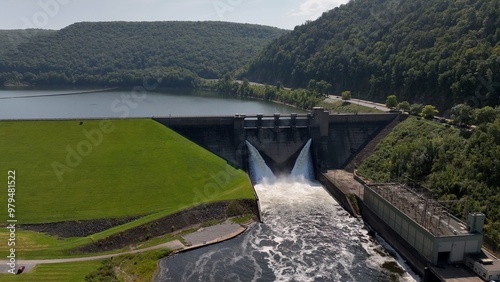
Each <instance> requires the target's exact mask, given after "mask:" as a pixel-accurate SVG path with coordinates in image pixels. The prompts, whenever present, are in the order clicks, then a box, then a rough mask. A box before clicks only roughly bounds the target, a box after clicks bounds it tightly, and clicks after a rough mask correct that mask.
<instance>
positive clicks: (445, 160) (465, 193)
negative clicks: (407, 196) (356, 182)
mask: <svg viewBox="0 0 500 282" xmlns="http://www.w3.org/2000/svg"><path fill="white" fill-rule="evenodd" d="M477 112H478V113H480V112H482V110H477ZM481 120H482V122H481V123H479V124H478V125H477V128H476V129H475V130H472V129H468V128H462V129H459V128H452V127H449V126H445V125H443V124H439V123H436V122H433V121H428V120H424V119H422V120H419V119H417V118H414V117H410V118H408V119H407V120H406V121H404V122H402V123H401V124H399V125H398V126H397V127H396V128H395V129H394V131H393V132H392V133H390V134H389V135H388V136H387V137H386V138H385V139H384V140H383V141H382V142H381V143H380V144H379V145H378V146H377V148H376V150H375V152H374V154H373V155H372V156H370V157H369V158H368V159H367V160H366V161H365V162H364V163H363V164H362V165H361V166H360V168H359V172H360V174H362V175H364V176H366V177H368V178H370V179H372V180H374V181H382V182H386V181H400V182H403V183H407V184H408V185H409V186H413V185H422V186H423V187H426V188H428V189H429V190H430V191H431V192H432V193H433V194H434V196H435V197H436V198H438V199H439V200H442V201H445V202H448V203H451V205H450V208H451V209H452V211H453V212H454V213H455V215H457V216H458V217H460V218H464V215H465V212H467V211H469V212H474V211H475V212H483V213H485V214H486V218H487V223H486V226H485V229H486V235H487V236H488V237H489V238H490V239H491V240H492V241H493V242H494V244H496V247H497V248H499V249H500V110H499V108H497V109H496V112H495V114H494V115H490V117H489V118H488V119H481Z"/></svg>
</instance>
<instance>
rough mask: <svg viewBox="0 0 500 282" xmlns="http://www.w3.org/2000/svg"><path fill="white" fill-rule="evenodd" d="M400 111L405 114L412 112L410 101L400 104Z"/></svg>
mask: <svg viewBox="0 0 500 282" xmlns="http://www.w3.org/2000/svg"><path fill="white" fill-rule="evenodd" d="M398 110H401V111H403V112H408V111H410V103H408V101H403V102H401V103H399V104H398Z"/></svg>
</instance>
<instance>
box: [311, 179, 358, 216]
mask: <svg viewBox="0 0 500 282" xmlns="http://www.w3.org/2000/svg"><path fill="white" fill-rule="evenodd" d="M316 178H317V179H318V181H319V182H320V183H321V184H322V185H323V186H324V187H325V188H326V189H327V190H328V192H330V194H331V195H332V196H333V197H334V198H335V199H336V200H337V202H338V203H339V204H340V205H341V206H342V207H343V208H344V209H345V210H346V211H347V212H348V213H350V214H351V215H352V216H355V217H358V216H359V215H358V214H357V212H356V210H355V209H354V207H353V206H352V204H351V202H350V201H349V199H348V198H347V195H346V194H344V192H342V190H340V189H339V188H338V187H337V186H336V185H335V184H334V183H333V182H332V181H330V179H329V178H328V177H326V176H325V175H324V174H323V173H321V172H320V173H318V174H317V176H316Z"/></svg>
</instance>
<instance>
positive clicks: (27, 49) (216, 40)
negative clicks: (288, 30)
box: [0, 22, 285, 86]
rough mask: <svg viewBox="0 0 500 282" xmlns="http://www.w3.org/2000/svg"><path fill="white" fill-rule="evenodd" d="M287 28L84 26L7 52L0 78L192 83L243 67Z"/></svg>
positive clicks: (173, 24) (49, 81) (203, 24)
mask: <svg viewBox="0 0 500 282" xmlns="http://www.w3.org/2000/svg"><path fill="white" fill-rule="evenodd" d="M284 32H285V31H283V30H280V29H277V28H271V27H265V26H259V25H249V24H235V23H223V22H100V23H88V22H86V23H77V24H73V25H70V26H68V27H66V28H64V29H62V30H59V31H53V32H48V33H45V32H43V33H41V34H40V35H38V36H32V37H30V38H28V39H26V40H20V41H19V42H18V43H16V44H15V45H16V48H11V49H12V50H9V51H7V52H5V53H3V54H2V53H0V82H1V81H4V82H5V83H8V84H20V83H24V84H35V85H110V86H112V85H120V86H130V85H134V86H135V85H139V86H141V85H143V80H144V79H146V78H150V77H151V79H154V80H157V79H160V78H162V79H163V80H162V82H161V85H166V86H192V84H196V81H197V79H198V77H203V78H219V77H221V76H222V75H223V74H224V73H227V72H230V71H234V70H235V69H237V68H240V67H242V66H243V65H244V64H246V63H248V62H249V60H250V58H251V56H253V55H255V54H256V52H258V51H259V50H261V49H262V48H263V47H264V46H265V44H267V43H269V42H270V40H272V39H273V38H276V37H277V36H279V35H281V34H283V33H284ZM1 35H2V33H0V36H1ZM1 46H2V45H1V44H0V47H1Z"/></svg>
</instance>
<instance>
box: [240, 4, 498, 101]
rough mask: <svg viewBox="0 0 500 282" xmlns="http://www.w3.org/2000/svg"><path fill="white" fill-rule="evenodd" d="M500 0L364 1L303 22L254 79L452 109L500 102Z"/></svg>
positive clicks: (270, 52) (262, 59)
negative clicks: (314, 84) (318, 84)
mask: <svg viewBox="0 0 500 282" xmlns="http://www.w3.org/2000/svg"><path fill="white" fill-rule="evenodd" d="M499 15H500V2H498V1H496V0H478V1H467V0H458V1H457V0H415V1H400V0H356V1H350V2H349V3H348V4H346V5H343V6H341V7H338V8H335V9H333V10H331V11H329V12H326V13H324V14H323V16H322V17H320V18H319V19H318V20H316V21H313V22H308V23H306V24H305V25H302V26H298V27H296V28H295V29H294V30H293V31H292V32H291V33H289V34H286V35H284V36H282V37H281V38H279V39H277V40H275V41H273V42H272V43H271V44H270V45H269V46H267V47H266V48H265V50H264V51H263V52H261V53H260V55H259V56H258V57H257V58H256V59H255V60H254V61H253V63H252V64H251V65H250V67H249V69H248V71H247V73H244V74H242V75H241V76H242V77H247V78H248V79H250V80H251V81H258V82H265V83H272V84H274V83H276V82H277V81H281V82H283V83H284V84H285V85H286V86H289V87H305V86H306V85H307V84H308V83H309V81H310V80H311V79H315V80H318V81H321V80H324V81H326V82H328V83H330V84H331V85H332V86H333V88H334V91H336V92H341V91H344V90H351V91H353V93H356V97H358V96H359V97H370V98H372V99H378V100H380V101H383V100H385V97H386V96H387V95H389V94H397V95H398V97H400V98H402V99H403V100H408V101H410V102H425V103H427V104H434V105H436V106H438V107H439V108H441V109H442V108H451V107H452V106H453V105H454V104H455V103H459V102H463V101H467V102H469V103H473V104H475V105H474V106H485V105H497V104H499V103H500V101H499V97H500V84H499V83H500V44H499V41H500V28H499V26H500V16H499Z"/></svg>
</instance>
